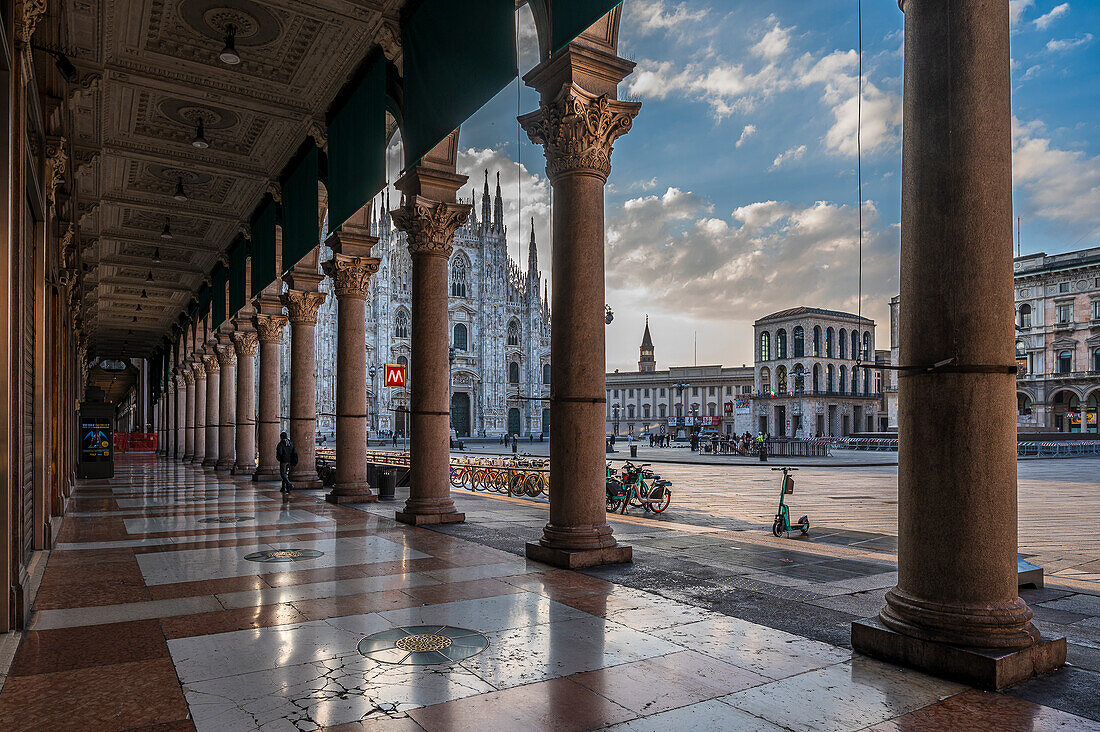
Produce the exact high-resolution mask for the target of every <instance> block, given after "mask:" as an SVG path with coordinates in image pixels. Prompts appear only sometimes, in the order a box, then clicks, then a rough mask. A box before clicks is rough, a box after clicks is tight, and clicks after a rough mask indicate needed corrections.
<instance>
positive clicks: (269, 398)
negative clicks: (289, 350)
mask: <svg viewBox="0 0 1100 732" xmlns="http://www.w3.org/2000/svg"><path fill="white" fill-rule="evenodd" d="M253 324H254V325H255V326H256V332H257V333H258V335H259V341H260V381H259V386H260V388H259V392H260V400H259V404H258V405H257V408H256V441H257V443H258V445H257V446H258V448H259V464H258V465H257V466H256V471H255V473H253V476H252V477H253V479H254V480H277V479H278V478H279V461H277V460H276V459H275V446H276V445H278V444H279V393H280V391H281V388H280V384H279V344H280V343H282V341H283V327H284V326H285V325H286V316H283V315H257V316H255V318H253ZM299 454H300V453H299Z"/></svg>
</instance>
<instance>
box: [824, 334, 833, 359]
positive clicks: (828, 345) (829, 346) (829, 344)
mask: <svg viewBox="0 0 1100 732" xmlns="http://www.w3.org/2000/svg"><path fill="white" fill-rule="evenodd" d="M833 337H834V332H833V329H832V328H831V327H830V328H826V329H825V358H833V357H834V356H833V354H834V353H835V351H834V349H833Z"/></svg>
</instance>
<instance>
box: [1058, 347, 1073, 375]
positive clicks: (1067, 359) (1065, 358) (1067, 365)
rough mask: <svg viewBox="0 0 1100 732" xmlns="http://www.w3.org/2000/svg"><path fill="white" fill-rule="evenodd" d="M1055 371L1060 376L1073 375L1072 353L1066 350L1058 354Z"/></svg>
mask: <svg viewBox="0 0 1100 732" xmlns="http://www.w3.org/2000/svg"><path fill="white" fill-rule="evenodd" d="M1057 369H1058V373H1060V374H1072V373H1073V351H1071V350H1069V349H1068V348H1067V349H1066V350H1063V351H1059V352H1058V361H1057Z"/></svg>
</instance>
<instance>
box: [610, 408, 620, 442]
mask: <svg viewBox="0 0 1100 732" xmlns="http://www.w3.org/2000/svg"><path fill="white" fill-rule="evenodd" d="M611 434H613V435H617V434H619V405H618V404H613V405H612V406H611Z"/></svg>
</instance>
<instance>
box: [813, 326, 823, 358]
mask: <svg viewBox="0 0 1100 732" xmlns="http://www.w3.org/2000/svg"><path fill="white" fill-rule="evenodd" d="M810 355H811V356H814V357H818V356H821V326H820V325H815V326H814V338H813V348H812V349H811V352H810Z"/></svg>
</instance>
